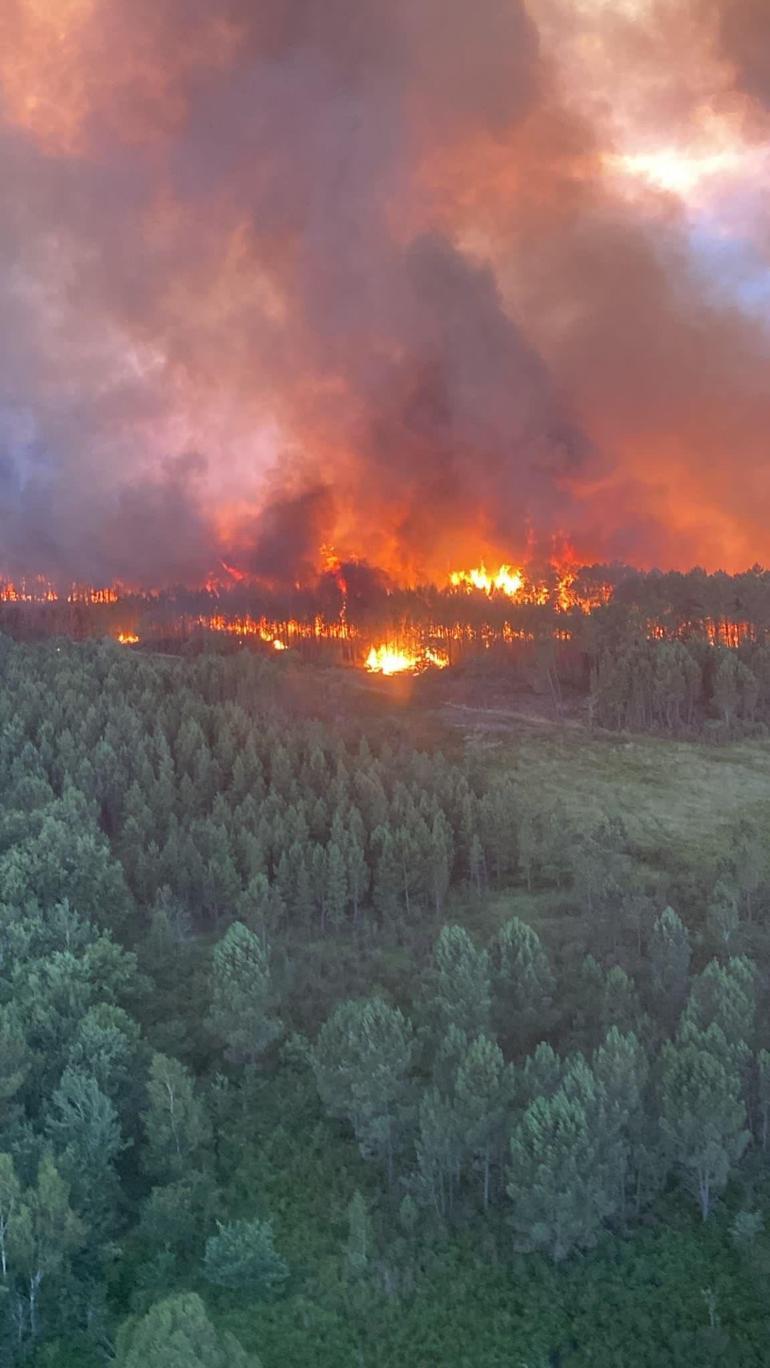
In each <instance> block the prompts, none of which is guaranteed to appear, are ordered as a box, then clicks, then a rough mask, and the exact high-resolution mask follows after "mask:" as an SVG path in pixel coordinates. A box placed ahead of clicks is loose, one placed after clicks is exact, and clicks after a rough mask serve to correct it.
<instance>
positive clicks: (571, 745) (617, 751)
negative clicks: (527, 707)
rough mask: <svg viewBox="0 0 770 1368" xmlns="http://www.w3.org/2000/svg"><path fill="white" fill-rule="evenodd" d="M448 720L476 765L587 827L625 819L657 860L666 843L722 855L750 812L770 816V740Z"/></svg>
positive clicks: (477, 716) (492, 718)
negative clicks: (707, 740)
mask: <svg viewBox="0 0 770 1368" xmlns="http://www.w3.org/2000/svg"><path fill="white" fill-rule="evenodd" d="M444 716H445V718H446V720H447V723H448V725H449V726H451V727H453V728H455V729H456V728H458V726H459V727H461V728H462V734H463V739H464V745H465V751H466V754H467V755H468V757H469V758H470V759H472V760H473V761H474V762H475V763H480V764H483V765H484V766H485V767H487V768H491V769H493V770H497V771H499V772H502V771H505V770H507V771H509V772H511V773H513V774H515V775H516V776H517V777H518V778H519V779H520V781H521V782H522V784H524V785H525V786H526V787H527V788H529V789H531V791H532V793H533V796H534V797H535V798H536V799H537V801H538V802H542V801H543V800H544V799H545V800H546V801H549V800H552V799H555V798H557V797H559V798H560V799H561V800H562V802H563V803H564V804H565V806H566V808H567V811H568V813H569V814H570V816H571V817H572V818H573V819H574V820H575V821H576V822H578V823H579V824H582V823H584V822H585V823H593V822H594V821H596V820H598V819H600V818H602V817H605V816H618V817H621V818H622V819H623V821H624V822H625V823H626V825H627V827H628V830H629V833H630V836H631V838H632V840H633V841H634V843H635V844H636V845H637V846H638V847H639V849H640V851H641V852H643V853H644V854H645V855H646V856H647V857H648V858H649V859H650V860H651V861H652V862H653V863H656V862H657V858H659V857H660V855H661V854H662V853H663V852H664V851H666V850H667V849H669V850H675V851H676V850H682V849H683V848H686V849H687V851H688V853H689V855H690V859H699V858H704V859H713V858H715V857H717V856H718V854H719V851H720V850H721V848H722V846H723V838H724V836H725V834H726V832H727V831H728V829H729V828H731V827H734V825H735V823H736V822H737V821H739V820H740V819H741V818H743V817H752V818H753V819H755V820H757V819H759V820H764V819H770V742H765V741H756V740H752V741H736V742H733V743H731V744H729V745H722V746H718V745H705V744H702V743H699V742H694V741H673V740H668V739H664V738H660V737H649V736H646V737H628V736H617V735H614V734H609V733H603V732H589V731H588V730H587V729H585V728H583V727H580V726H575V725H571V724H566V725H563V726H560V725H558V724H552V723H551V724H549V723H545V722H536V721H533V720H528V719H526V718H523V717H520V716H516V715H515V714H509V715H508V716H506V715H505V713H504V712H502V711H500V712H498V713H493V714H484V713H482V712H481V711H480V710H475V711H474V710H471V709H467V710H465V711H464V712H463V713H462V714H458V713H454V714H451V713H450V712H449V710H446V711H445V713H444Z"/></svg>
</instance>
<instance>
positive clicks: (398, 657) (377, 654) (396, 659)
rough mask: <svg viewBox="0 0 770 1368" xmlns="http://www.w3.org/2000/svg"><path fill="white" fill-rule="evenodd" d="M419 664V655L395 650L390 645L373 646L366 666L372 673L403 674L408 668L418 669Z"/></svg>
mask: <svg viewBox="0 0 770 1368" xmlns="http://www.w3.org/2000/svg"><path fill="white" fill-rule="evenodd" d="M417 665H418V658H417V656H414V655H407V653H406V651H397V650H393V649H392V648H391V647H390V646H372V649H371V651H370V652H369V654H368V656H367V657H366V668H367V670H370V671H371V673H372V674H384V675H394V674H403V673H404V672H405V671H406V670H416V669H417Z"/></svg>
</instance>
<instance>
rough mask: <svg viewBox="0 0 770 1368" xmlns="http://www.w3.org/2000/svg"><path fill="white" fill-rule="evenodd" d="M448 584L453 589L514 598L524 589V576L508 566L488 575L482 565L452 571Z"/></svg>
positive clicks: (503, 566) (521, 572)
mask: <svg viewBox="0 0 770 1368" xmlns="http://www.w3.org/2000/svg"><path fill="white" fill-rule="evenodd" d="M449 583H450V584H451V585H452V587H453V588H455V589H480V590H481V591H482V593H484V594H493V593H495V592H496V591H497V592H499V593H502V594H508V596H509V597H510V598H514V597H515V595H516V594H518V593H519V591H520V590H521V589H522V588H523V587H524V574H523V571H521V570H514V569H513V568H512V567H511V566H510V565H501V566H500V568H499V570H497V571H496V572H495V573H494V574H489V573H488V572H487V568H486V566H485V565H484V564H483V563H482V564H481V565H480V566H478V567H477V568H476V569H474V570H453V571H452V573H451V575H450V576H449Z"/></svg>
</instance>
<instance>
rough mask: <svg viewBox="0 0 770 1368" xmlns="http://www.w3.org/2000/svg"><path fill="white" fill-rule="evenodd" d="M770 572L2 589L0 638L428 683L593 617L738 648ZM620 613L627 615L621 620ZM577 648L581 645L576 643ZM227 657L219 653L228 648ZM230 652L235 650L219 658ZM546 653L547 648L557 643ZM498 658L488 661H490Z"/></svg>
mask: <svg viewBox="0 0 770 1368" xmlns="http://www.w3.org/2000/svg"><path fill="white" fill-rule="evenodd" d="M769 594H770V576H768V575H767V574H766V572H764V571H762V570H761V569H759V568H756V567H755V569H754V570H751V571H748V572H746V573H745V574H744V575H739V576H733V577H730V576H726V575H721V574H716V575H706V574H705V572H703V571H693V572H691V574H690V575H689V576H681V575H677V574H674V573H672V574H670V575H668V576H661V575H659V574H656V573H653V574H650V575H645V574H644V573H643V572H639V571H634V570H632V569H630V568H629V567H627V566H623V565H620V564H618V565H611V566H607V565H595V566H584V567H582V568H580V567H579V566H577V565H575V564H569V565H564V564H558V563H556V564H550V565H547V564H546V565H545V566H543V565H542V564H540V565H537V566H535V565H533V566H522V567H521V568H519V569H514V568H513V563H512V562H505V563H502V564H501V565H500V566H499V568H498V569H496V570H493V571H490V570H488V569H487V568H486V567H485V565H484V562H483V561H479V564H478V567H477V569H476V570H473V571H470V570H469V571H456V572H453V574H452V575H451V576H448V577H447V580H445V581H444V583H443V585H442V584H439V585H436V584H433V585H430V584H427V585H426V584H423V585H419V586H418V585H400V584H398V583H397V582H395V581H394V580H393V579H391V578H389V577H388V576H387V575H385V574H384V573H383V572H382V571H380V570H377V569H376V568H375V567H372V566H368V565H367V564H366V563H365V562H346V563H341V564H337V565H336V566H334V567H333V568H332V569H331V570H329V568H328V567H327V568H326V569H322V570H321V571H319V572H318V573H317V574H316V576H315V578H313V577H312V576H310V577H308V581H307V583H305V584H304V585H300V584H297V583H294V584H291V583H288V584H287V583H275V582H272V583H271V582H265V581H263V580H261V579H259V578H258V577H256V576H255V575H245V574H243V575H241V576H240V578H237V579H231V582H230V583H229V585H228V584H226V583H225V582H223V581H222V580H221V578H220V579H219V580H217V582H216V584H212V581H210V580H208V581H205V582H203V583H201V584H200V585H198V586H193V587H181V586H178V587H175V588H171V587H170V588H167V589H159V588H156V589H152V590H149V589H148V590H136V589H127V588H124V587H122V586H119V585H114V586H107V587H89V586H83V585H78V586H70V587H66V586H65V587H58V586H55V585H53V584H51V583H49V582H48V581H46V580H45V579H44V578H42V577H34V576H33V577H30V578H28V579H26V580H14V581H11V580H10V579H6V580H0V631H3V632H6V633H8V634H9V635H11V636H15V637H17V638H21V639H33V638H35V637H42V636H57V635H69V636H72V637H74V638H75V639H77V640H83V639H85V638H87V637H100V636H102V637H112V638H113V640H115V641H117V642H118V643H119V644H120V645H122V646H127V647H142V648H144V649H148V650H151V649H153V648H158V647H161V648H162V649H172V650H173V649H177V648H178V647H179V646H180V645H183V644H185V643H187V642H193V643H196V642H197V643H198V648H199V649H206V639H207V637H209V636H211V637H212V638H215V637H220V638H222V639H223V643H224V641H225V640H228V639H229V640H230V642H231V643H232V648H233V649H234V648H236V647H242V648H248V649H252V650H263V651H265V652H268V653H270V654H271V655H272V654H275V655H276V656H280V655H284V654H286V653H288V652H291V653H292V654H294V655H299V656H301V657H303V658H305V659H308V660H317V661H324V662H327V663H332V664H338V665H345V666H353V667H355V668H359V669H362V670H364V671H366V673H368V674H370V675H380V676H383V677H390V676H394V675H399V674H400V675H406V674H412V675H420V674H423V673H426V672H430V671H435V670H444V669H446V668H447V667H448V666H458V665H461V664H462V663H463V662H465V661H468V660H471V659H473V658H474V657H479V656H480V655H482V654H483V655H486V654H487V653H488V652H495V653H496V658H497V659H498V660H499V662H500V663H501V664H502V663H503V661H504V660H505V659H509V660H510V659H511V658H512V653H513V652H519V653H522V652H523V653H526V652H527V651H528V650H534V651H535V654H537V652H540V653H541V654H542V653H543V651H544V650H545V646H546V643H549V642H550V643H561V644H563V646H564V648H565V649H569V650H572V651H573V653H574V651H575V650H577V651H578V652H579V651H580V649H581V647H580V643H581V642H583V643H587V642H589V639H590V640H595V639H596V633H595V631H594V629H593V628H592V629H591V631H587V630H586V624H587V622H588V620H589V619H595V620H597V621H598V622H599V623H600V627H599V630H601V624H602V623H604V622H605V621H606V622H608V623H610V624H611V623H612V622H613V621H619V620H626V619H628V615H629V614H631V616H632V618H633V622H634V624H635V630H636V631H638V632H639V634H640V636H642V637H646V639H647V640H649V641H672V640H677V639H679V640H682V639H687V638H689V637H693V636H696V637H700V638H701V639H702V640H703V641H704V642H706V643H708V644H709V645H710V646H712V647H715V648H719V647H728V648H735V649H737V648H739V647H743V646H744V645H745V644H746V643H747V642H752V641H755V642H756V641H761V640H765V638H766V636H767V635H770V603H768V605H767V607H766V606H765V604H766V600H767V598H768V595H769ZM616 608H617V609H619V610H620V613H619V615H618V613H617V612H616V611H615V610H616ZM569 643H572V645H571V646H570V645H569ZM223 648H224V645H223ZM224 649H229V648H224ZM548 649H549V650H550V649H552V648H551V647H550V646H549V647H548ZM492 658H493V657H490V660H492Z"/></svg>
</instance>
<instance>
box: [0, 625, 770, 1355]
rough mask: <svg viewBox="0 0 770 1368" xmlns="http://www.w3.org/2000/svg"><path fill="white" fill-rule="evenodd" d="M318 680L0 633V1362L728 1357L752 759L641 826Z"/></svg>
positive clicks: (745, 1246) (735, 1301) (755, 885)
mask: <svg viewBox="0 0 770 1368" xmlns="http://www.w3.org/2000/svg"><path fill="white" fill-rule="evenodd" d="M730 658H731V659H732V658H733V657H730ZM339 673H340V675H342V674H343V673H344V672H339ZM333 675H334V672H332V671H325V672H324V671H320V670H318V671H316V670H315V669H314V667H313V666H311V665H304V666H303V665H302V663H301V662H296V661H285V660H283V659H279V660H275V661H273V660H267V659H262V658H260V657H258V656H256V655H251V654H248V653H245V652H244V653H239V654H219V653H217V652H215V651H212V652H206V653H203V654H197V655H195V656H191V657H189V658H184V657H182V656H160V655H151V654H149V653H147V654H143V653H132V652H130V651H125V650H123V649H122V648H121V647H119V646H117V645H114V644H113V643H110V642H95V641H90V642H85V643H83V644H80V645H73V644H71V643H67V642H65V641H63V640H58V641H48V642H45V643H42V644H40V643H38V644H27V645H19V644H14V643H12V642H11V641H10V640H9V639H8V638H0V789H1V790H2V807H1V809H0V1129H1V1134H0V1363H2V1364H8V1365H12V1364H20V1363H30V1364H33V1365H35V1368H71V1366H73V1368H74V1365H78V1366H80V1365H82V1368H96V1366H97V1365H103V1364H109V1363H115V1364H117V1365H119V1368H138V1366H139V1365H142V1368H156V1366H157V1368H161V1365H162V1366H163V1368H231V1366H232V1368H255V1365H258V1364H260V1365H262V1368H279V1366H280V1368H304V1366H305V1365H313V1366H314V1368H315V1366H316V1365H317V1368H347V1366H348V1365H349V1366H350V1368H386V1366H388V1368H391V1366H392V1368H396V1365H410V1366H411V1365H414V1366H415V1368H422V1366H425V1368H427V1365H436V1366H438V1365H441V1366H442V1368H443V1366H446V1368H471V1365H473V1368H578V1366H579V1365H580V1366H582V1365H589V1364H590V1365H592V1366H594V1368H605V1366H606V1368H610V1366H611V1368H623V1365H626V1368H646V1366H647V1365H650V1368H651V1366H652V1365H655V1368H658V1365H667V1364H670V1365H681V1366H682V1368H697V1365H701V1364H703V1365H707V1364H712V1363H713V1364H717V1363H719V1364H724V1363H729V1364H731V1365H735V1366H736V1368H742V1365H746V1366H747V1368H748V1365H755V1364H756V1365H759V1364H762V1363H765V1362H767V1349H766V1345H767V1333H768V1312H767V1278H768V1272H770V1232H766V1230H765V1223H766V1217H767V1218H769V1219H770V1210H768V1208H769V1206H770V1187H769V1186H768V1169H767V1163H766V1158H767V1148H768V1128H769V1126H770V1031H769V1030H768V1013H767V1005H768V1003H767V1000H768V971H769V970H770V852H768V844H767V832H768V826H769V824H770V783H768V784H767V786H766V791H765V789H764V788H763V787H762V784H760V786H759V793H760V794H761V795H762V796H761V797H760V798H758V799H756V801H754V800H752V803H751V804H750V806H749V807H748V809H747V808H746V807H745V806H741V807H740V811H738V810H737V805H736V811H735V814H734V815H732V814H731V812H730V811H727V812H726V813H725V814H724V817H723V819H722V820H721V822H720V825H719V829H718V834H717V835H714V836H713V838H712V836H711V835H709V836H708V839H707V840H706V841H705V847H704V845H703V844H698V843H696V842H693V843H690V842H688V841H686V840H678V841H671V840H667V839H663V837H661V840H660V842H659V844H658V845H657V847H655V848H652V847H650V846H649V845H644V844H643V843H641V842H640V840H639V836H638V833H637V831H636V830H635V829H634V827H633V824H629V823H628V821H626V820H625V818H624V817H623V816H622V815H621V812H620V809H621V807H622V804H621V803H618V804H616V805H615V806H614V808H613V806H611V805H609V804H608V805H607V808H606V810H605V811H604V812H600V813H596V812H595V811H593V810H591V809H589V808H588V807H586V808H585V809H583V808H581V805H580V803H577V802H574V801H570V794H569V773H568V772H567V771H565V776H564V785H563V787H564V796H563V797H562V796H560V794H559V793H558V792H557V793H555V794H554V792H553V790H552V788H551V787H550V786H548V785H544V784H540V783H538V782H537V776H536V773H535V775H534V777H533V773H532V772H531V771H529V770H528V769H527V767H526V766H524V765H522V764H519V763H516V762H515V760H512V759H510V758H508V757H507V755H502V754H500V753H499V752H498V751H497V750H495V749H494V747H491V748H489V750H487V751H485V750H484V749H483V748H478V747H473V746H466V745H464V744H463V742H462V738H461V737H458V735H457V734H456V733H455V734H449V733H448V732H447V734H446V735H443V734H442V733H441V728H440V727H439V726H438V724H436V723H435V720H431V719H426V718H425V717H420V716H417V715H416V713H415V712H413V711H410V710H409V709H408V708H407V709H404V710H403V711H401V712H398V711H397V710H388V709H384V708H383V709H382V710H380V711H378V710H377V709H376V708H373V707H371V706H370V704H369V702H367V703H366V704H363V703H362V704H361V705H359V704H358V703H357V702H356V700H355V691H354V690H353V689H352V688H349V687H347V686H346V685H345V684H344V683H343V681H342V679H340V681H339V683H338V684H336V683H335V681H334V679H333ZM738 687H743V685H742V684H741V681H740V680H739V681H738ZM337 690H338V692H337ZM608 744H609V742H608ZM658 744H659V745H660V746H662V747H665V746H667V745H670V746H671V747H672V749H671V751H670V752H669V754H670V756H671V757H674V756H679V755H680V752H679V751H676V750H675V749H674V744H675V743H673V742H672V743H667V742H664V741H661V742H659V743H658ZM688 744H689V743H688ZM752 744H754V745H755V746H756V750H757V753H759V752H760V751H761V750H762V748H763V745H764V743H763V742H762V741H761V740H757V741H756V742H754V743H752ZM704 749H705V748H704ZM712 750H713V753H714V757H715V760H714V765H713V769H712V770H711V771H710V782H711V783H712V784H713V786H714V789H715V795H714V802H715V804H718V803H719V802H720V801H721V798H722V795H721V794H720V793H719V786H720V774H721V773H722V772H723V771H720V769H719V761H718V758H717V757H719V755H720V750H719V748H718V747H713V748H712ZM665 763H666V761H665V759H664V761H663V764H665ZM630 764H631V761H630V760H629V766H630ZM764 782H765V781H764V780H762V783H764Z"/></svg>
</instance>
